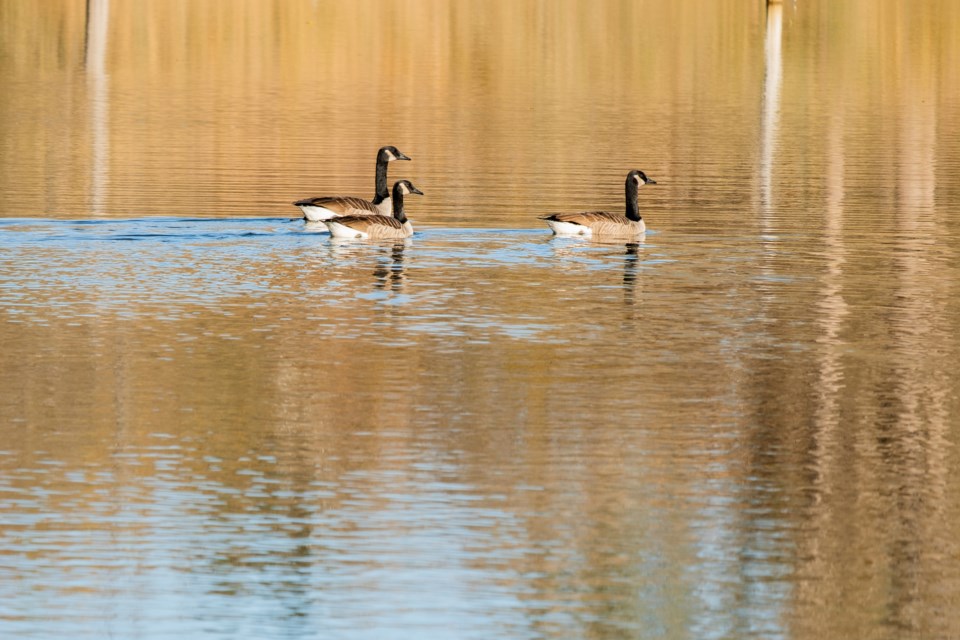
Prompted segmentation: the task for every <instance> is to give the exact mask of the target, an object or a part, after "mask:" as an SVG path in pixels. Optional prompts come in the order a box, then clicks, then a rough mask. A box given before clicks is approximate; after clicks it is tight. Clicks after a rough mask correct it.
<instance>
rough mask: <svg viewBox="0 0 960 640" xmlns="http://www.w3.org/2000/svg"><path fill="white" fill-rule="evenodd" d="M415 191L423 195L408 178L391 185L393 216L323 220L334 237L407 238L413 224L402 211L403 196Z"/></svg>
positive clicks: (366, 238) (367, 238)
mask: <svg viewBox="0 0 960 640" xmlns="http://www.w3.org/2000/svg"><path fill="white" fill-rule="evenodd" d="M411 193H416V194H419V195H423V192H422V191H420V190H419V189H417V188H416V187H415V186H413V184H412V183H411V182H410V181H409V180H399V181H397V182H396V183H395V184H394V185H393V216H392V217H387V216H381V215H366V216H341V217H339V218H332V219H330V220H324V221H323V222H324V224H325V225H327V228H328V229H330V235H331V236H333V237H334V238H356V239H360V240H389V239H394V238H409V237H410V236H412V235H413V225H412V224H410V220H409V219H408V218H407V215H406V214H405V213H404V211H403V196H405V195H409V194H411Z"/></svg>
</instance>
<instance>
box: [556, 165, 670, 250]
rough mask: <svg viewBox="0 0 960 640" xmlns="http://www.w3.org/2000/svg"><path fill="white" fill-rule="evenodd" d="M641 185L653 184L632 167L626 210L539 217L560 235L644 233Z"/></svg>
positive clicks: (623, 236)
mask: <svg viewBox="0 0 960 640" xmlns="http://www.w3.org/2000/svg"><path fill="white" fill-rule="evenodd" d="M643 184H656V182H654V181H653V180H652V179H650V178H648V177H647V176H646V175H645V174H644V173H643V171H638V170H636V169H634V170H633V171H631V172H630V173H628V174H627V179H626V182H625V183H624V189H625V192H626V211H625V213H613V212H611V211H581V212H579V213H555V214H553V215H549V216H541V218H540V219H541V220H546V222H547V226H549V227H550V229H551V230H552V231H553V232H554V233H555V234H557V235H560V236H590V237H592V236H604V237H608V238H634V237H636V236H639V235H641V234H643V233H645V232H646V230H647V225H646V223H645V222H644V221H643V218H641V217H640V209H639V206H638V204H637V190H638V189H639V187H640V185H643Z"/></svg>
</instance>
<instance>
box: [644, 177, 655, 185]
mask: <svg viewBox="0 0 960 640" xmlns="http://www.w3.org/2000/svg"><path fill="white" fill-rule="evenodd" d="M646 184H657V181H656V180H654V179H653V178H647V182H646Z"/></svg>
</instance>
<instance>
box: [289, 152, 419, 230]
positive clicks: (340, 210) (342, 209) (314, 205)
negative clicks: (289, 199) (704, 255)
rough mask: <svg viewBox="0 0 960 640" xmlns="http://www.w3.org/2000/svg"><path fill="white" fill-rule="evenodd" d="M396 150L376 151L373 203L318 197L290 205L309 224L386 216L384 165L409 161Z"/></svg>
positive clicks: (387, 210)
mask: <svg viewBox="0 0 960 640" xmlns="http://www.w3.org/2000/svg"><path fill="white" fill-rule="evenodd" d="M409 159H410V158H408V157H407V156H405V155H403V153H401V151H400V150H399V149H397V148H396V147H380V151H378V152H377V185H376V192H375V193H374V196H373V200H372V201H370V200H364V199H363V198H354V197H352V196H321V197H318V198H307V199H306V200H297V201H296V202H294V203H293V204H294V205H295V206H297V207H300V210H301V211H303V217H304V219H306V220H309V221H310V222H317V221H320V220H329V219H330V218H336V217H337V216H353V215H361V216H364V215H366V216H369V215H376V214H380V215H385V216H389V215H390V212H391V209H390V192H389V191H388V190H387V163H388V162H392V161H394V160H409Z"/></svg>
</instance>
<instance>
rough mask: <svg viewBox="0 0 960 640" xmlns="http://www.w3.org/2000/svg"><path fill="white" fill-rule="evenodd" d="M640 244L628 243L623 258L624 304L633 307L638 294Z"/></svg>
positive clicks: (641, 240)
mask: <svg viewBox="0 0 960 640" xmlns="http://www.w3.org/2000/svg"><path fill="white" fill-rule="evenodd" d="M642 242H643V239H642V238H641V239H640V242H628V243H627V250H626V253H624V258H623V303H624V304H625V305H627V306H633V305H634V304H635V303H636V294H637V269H638V267H639V265H640V244H641V243H642Z"/></svg>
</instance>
